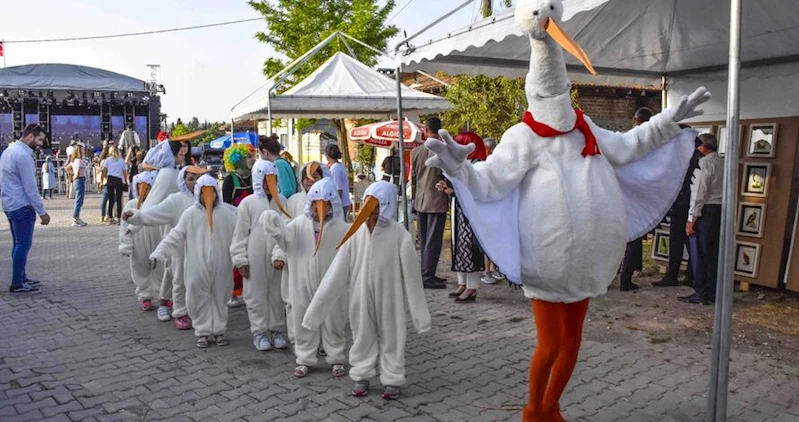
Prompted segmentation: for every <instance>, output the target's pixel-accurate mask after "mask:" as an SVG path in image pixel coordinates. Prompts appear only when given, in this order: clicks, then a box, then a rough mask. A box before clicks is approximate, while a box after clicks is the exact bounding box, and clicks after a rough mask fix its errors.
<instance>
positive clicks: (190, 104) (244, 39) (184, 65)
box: [0, 0, 499, 122]
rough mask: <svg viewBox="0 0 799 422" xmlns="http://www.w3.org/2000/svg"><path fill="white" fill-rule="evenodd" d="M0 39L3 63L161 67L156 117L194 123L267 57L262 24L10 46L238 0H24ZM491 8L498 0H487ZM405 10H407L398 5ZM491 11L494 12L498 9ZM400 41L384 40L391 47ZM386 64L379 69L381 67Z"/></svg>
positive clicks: (474, 10) (221, 109) (468, 14)
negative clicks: (260, 35)
mask: <svg viewBox="0 0 799 422" xmlns="http://www.w3.org/2000/svg"><path fill="white" fill-rule="evenodd" d="M462 2H463V0H436V1H430V0H397V6H396V7H395V9H394V12H393V13H392V15H396V16H391V17H390V18H389V19H391V21H390V23H391V24H394V25H396V26H397V27H398V28H399V29H400V30H405V31H407V33H408V35H411V34H413V33H415V32H416V31H418V30H420V29H421V28H423V27H424V26H425V25H427V24H428V23H430V22H431V21H432V20H433V19H434V18H435V17H438V16H441V15H443V14H444V13H446V12H447V11H449V10H451V9H453V8H454V7H455V6H457V5H459V4H461V3H462ZM2 3H4V5H3V6H2V10H1V11H0V16H2V18H0V20H2V23H0V40H5V41H6V45H5V54H6V66H17V65H23V64H31V63H68V64H79V65H85V66H91V67H98V68H101V69H106V70H110V71H113V72H118V73H121V74H124V75H128V76H132V77H135V78H138V79H142V80H148V79H149V70H148V68H147V65H148V64H159V65H161V74H160V83H162V84H163V85H164V86H165V88H166V95H165V96H163V97H162V113H166V114H167V116H168V117H167V118H168V121H170V122H173V121H175V120H176V119H177V118H178V117H180V118H182V119H183V120H188V119H190V118H191V117H194V116H196V117H198V118H199V119H200V121H204V120H208V121H227V120H229V118H230V108H231V107H232V106H233V105H234V104H236V103H237V102H239V101H240V100H241V99H243V98H244V97H246V96H247V95H249V94H250V93H251V92H253V91H254V90H256V89H257V88H258V87H259V86H261V85H262V84H263V83H264V82H265V77H264V76H263V74H262V72H261V67H262V64H263V61H264V59H266V58H267V57H270V56H271V55H273V54H275V53H274V51H272V50H271V48H270V47H268V46H267V45H266V44H262V43H259V42H258V41H257V40H255V38H254V34H255V33H256V32H258V31H264V30H266V24H265V23H264V22H263V21H254V22H246V23H240V24H235V25H228V26H221V27H215V28H205V29H196V30H191V31H183V32H174V33H165V34H154V35H143V36H135V37H125V38H114V39H107V40H90V41H70V42H50V43H12V42H9V41H14V40H31V39H49V38H64V37H82V36H93V35H108V34H119V33H130V32H143V31H153V30H160V29H169V28H178V27H185V26H195V25H204V24H211V23H217V22H225V21H234V20H241V19H248V18H257V17H259V15H258V14H257V13H256V12H255V11H254V10H253V9H251V8H250V7H249V6H248V5H247V3H246V2H245V1H244V0H137V1H123V0H25V1H11V0H7V1H3V2H2ZM475 3H480V0H475ZM495 3H499V1H495ZM406 5H407V6H406ZM403 6H405V7H404V9H402V10H401V12H399V13H398V14H397V12H398V11H400V9H401V8H403ZM497 8H499V6H497ZM479 9H480V5H479V4H475V5H469V6H467V7H465V8H464V9H463V10H461V11H460V12H458V13H457V14H455V15H453V16H452V17H451V18H450V19H449V20H447V21H445V22H443V23H442V24H440V25H439V26H437V27H436V28H433V29H432V30H430V31H428V32H426V33H425V35H423V36H421V37H420V38H419V39H418V40H417V41H422V40H427V39H430V38H435V37H436V36H438V35H443V34H446V33H447V32H449V31H452V30H454V29H457V28H460V27H462V26H465V25H468V24H470V23H471V22H473V21H474V20H475V18H476V16H477V14H479V12H480V11H479ZM399 41H400V39H399V38H398V39H395V40H392V41H391V42H390V43H389V45H390V46H392V48H393V46H394V45H396V43H397V42H399ZM390 63H391V62H390V61H383V62H381V63H380V65H383V66H388V65H390Z"/></svg>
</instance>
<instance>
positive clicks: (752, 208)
mask: <svg viewBox="0 0 799 422" xmlns="http://www.w3.org/2000/svg"><path fill="white" fill-rule="evenodd" d="M737 219H738V223H737V226H736V234H738V235H740V236H749V237H761V238H762V237H763V232H764V228H765V225H766V204H757V203H753V202H741V203H739V204H738V216H737Z"/></svg>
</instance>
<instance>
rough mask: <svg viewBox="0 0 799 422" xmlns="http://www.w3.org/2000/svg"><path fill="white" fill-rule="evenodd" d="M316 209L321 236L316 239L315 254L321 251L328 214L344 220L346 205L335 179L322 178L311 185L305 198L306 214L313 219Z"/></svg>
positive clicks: (333, 217)
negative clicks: (343, 204) (339, 193)
mask: <svg viewBox="0 0 799 422" xmlns="http://www.w3.org/2000/svg"><path fill="white" fill-rule="evenodd" d="M314 211H316V217H317V219H318V221H319V238H318V239H317V240H316V249H315V250H314V255H315V254H316V252H318V251H319V245H320V244H321V242H322V234H324V231H325V224H326V220H327V218H328V216H332V219H333V220H335V221H343V220H344V207H343V206H342V205H341V197H340V196H339V195H338V190H337V189H336V184H335V183H333V179H322V180H320V181H318V182H316V183H314V184H313V186H311V190H310V192H308V195H307V196H306V198H305V216H306V217H308V218H309V219H310V220H313V219H314V218H313V214H314Z"/></svg>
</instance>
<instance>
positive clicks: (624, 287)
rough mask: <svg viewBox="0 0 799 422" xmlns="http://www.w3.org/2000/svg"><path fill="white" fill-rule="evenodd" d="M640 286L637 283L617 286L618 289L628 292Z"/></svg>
mask: <svg viewBox="0 0 799 422" xmlns="http://www.w3.org/2000/svg"><path fill="white" fill-rule="evenodd" d="M640 287H641V286H639V285H637V284H635V283H630V284H629V285H628V286H621V287H620V288H619V290H621V291H623V292H629V291H633V290H638V289H639V288H640Z"/></svg>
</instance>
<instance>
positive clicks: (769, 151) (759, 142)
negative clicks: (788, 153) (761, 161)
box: [746, 123, 777, 158]
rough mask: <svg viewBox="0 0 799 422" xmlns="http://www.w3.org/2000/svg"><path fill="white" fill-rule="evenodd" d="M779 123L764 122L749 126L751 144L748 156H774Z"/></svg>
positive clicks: (748, 148) (747, 148) (747, 149)
mask: <svg viewBox="0 0 799 422" xmlns="http://www.w3.org/2000/svg"><path fill="white" fill-rule="evenodd" d="M776 142H777V124H776V123H764V124H759V125H752V126H750V127H749V144H748V145H747V147H746V156H747V157H753V158H773V157H774V150H775V149H776V147H777V145H776Z"/></svg>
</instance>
